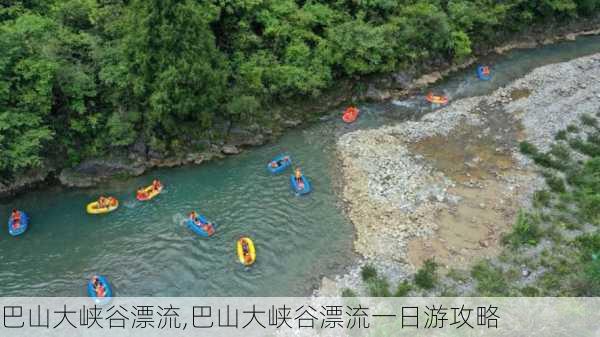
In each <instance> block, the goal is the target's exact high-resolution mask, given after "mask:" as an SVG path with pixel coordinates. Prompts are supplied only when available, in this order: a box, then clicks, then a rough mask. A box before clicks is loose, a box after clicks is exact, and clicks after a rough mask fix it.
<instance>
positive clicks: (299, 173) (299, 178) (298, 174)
mask: <svg viewBox="0 0 600 337" xmlns="http://www.w3.org/2000/svg"><path fill="white" fill-rule="evenodd" d="M296 184H298V188H299V189H301V190H303V189H304V180H302V170H300V168H297V169H296Z"/></svg>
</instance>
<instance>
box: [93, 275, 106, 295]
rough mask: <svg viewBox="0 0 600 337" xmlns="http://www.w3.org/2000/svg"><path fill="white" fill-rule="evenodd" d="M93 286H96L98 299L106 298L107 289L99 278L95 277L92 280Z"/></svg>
mask: <svg viewBox="0 0 600 337" xmlns="http://www.w3.org/2000/svg"><path fill="white" fill-rule="evenodd" d="M92 284H93V286H94V291H95V292H96V296H98V297H104V296H106V289H104V286H103V285H102V283H100V280H98V277H97V276H94V277H93V278H92Z"/></svg>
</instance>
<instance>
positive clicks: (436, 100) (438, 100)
mask: <svg viewBox="0 0 600 337" xmlns="http://www.w3.org/2000/svg"><path fill="white" fill-rule="evenodd" d="M425 99H426V100H427V101H428V102H430V103H433V104H442V105H445V104H448V97H446V96H438V95H434V94H433V93H428V94H427V96H425Z"/></svg>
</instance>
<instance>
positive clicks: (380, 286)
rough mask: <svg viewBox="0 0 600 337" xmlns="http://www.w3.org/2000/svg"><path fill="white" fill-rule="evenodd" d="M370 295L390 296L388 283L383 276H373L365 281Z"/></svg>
mask: <svg viewBox="0 0 600 337" xmlns="http://www.w3.org/2000/svg"><path fill="white" fill-rule="evenodd" d="M367 285H368V288H369V294H370V295H371V296H372V297H390V296H391V295H392V294H391V293H390V284H389V283H388V281H387V280H386V279H385V278H383V277H375V278H373V279H370V280H369V281H368V282H367Z"/></svg>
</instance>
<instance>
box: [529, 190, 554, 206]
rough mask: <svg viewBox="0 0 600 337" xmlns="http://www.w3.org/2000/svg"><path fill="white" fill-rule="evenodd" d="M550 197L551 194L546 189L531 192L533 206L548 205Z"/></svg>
mask: <svg viewBox="0 0 600 337" xmlns="http://www.w3.org/2000/svg"><path fill="white" fill-rule="evenodd" d="M551 199H552V194H551V193H550V192H548V191H545V190H541V191H535V193H533V205H534V206H535V207H548V206H549V205H550V200H551Z"/></svg>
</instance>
